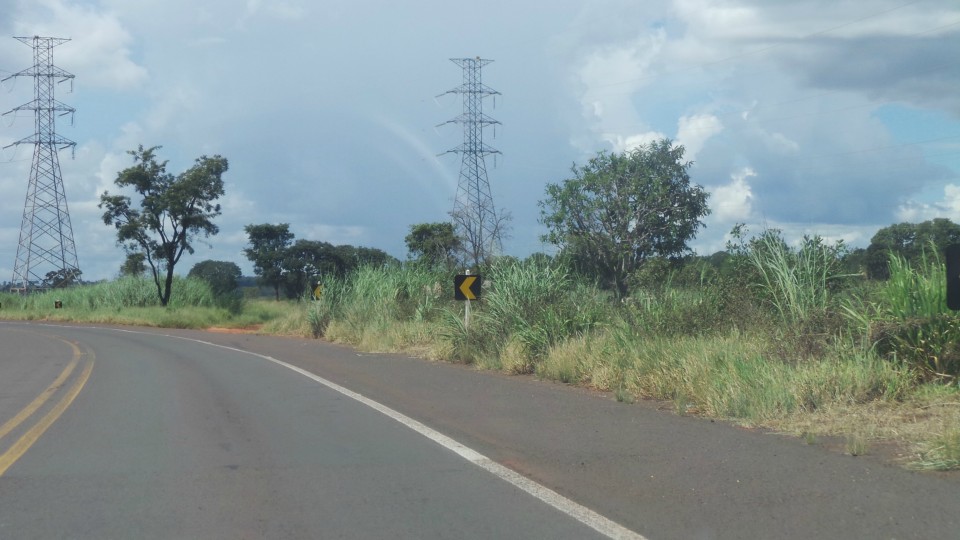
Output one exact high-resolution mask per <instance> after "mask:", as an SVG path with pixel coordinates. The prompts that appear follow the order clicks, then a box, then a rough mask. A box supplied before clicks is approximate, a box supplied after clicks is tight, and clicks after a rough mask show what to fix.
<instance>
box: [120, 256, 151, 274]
mask: <svg viewBox="0 0 960 540" xmlns="http://www.w3.org/2000/svg"><path fill="white" fill-rule="evenodd" d="M145 261H146V256H145V255H144V254H143V253H141V252H139V251H138V252H135V253H127V258H126V259H125V260H124V261H123V265H122V266H121V267H120V276H122V277H123V276H130V277H138V276H142V275H143V274H144V273H146V271H147V264H146V262H145Z"/></svg>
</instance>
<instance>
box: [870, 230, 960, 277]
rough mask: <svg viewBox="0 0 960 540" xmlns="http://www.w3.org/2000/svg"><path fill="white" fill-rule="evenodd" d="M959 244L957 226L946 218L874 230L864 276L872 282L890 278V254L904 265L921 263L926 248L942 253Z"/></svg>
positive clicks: (959, 238) (959, 231) (959, 237)
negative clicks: (902, 261) (947, 248)
mask: <svg viewBox="0 0 960 540" xmlns="http://www.w3.org/2000/svg"><path fill="white" fill-rule="evenodd" d="M956 243H960V225H957V224H956V223H953V222H952V221H950V220H949V219H946V218H937V219H932V220H929V221H924V222H923V223H897V224H894V225H890V226H888V227H884V228H882V229H880V230H879V231H877V233H876V234H874V235H873V238H871V239H870V245H869V246H868V247H867V252H866V254H865V256H864V266H865V267H866V271H867V276H869V277H870V278H873V279H887V278H889V277H890V268H889V263H890V255H892V254H896V255H899V256H900V257H903V258H904V259H905V260H906V261H907V262H909V263H911V264H914V263H918V262H919V261H920V258H921V255H922V254H923V251H924V250H925V249H930V247H931V246H933V247H934V248H935V249H938V250H943V249H944V248H945V247H947V246H948V245H950V244H956Z"/></svg>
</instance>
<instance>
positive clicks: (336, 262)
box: [283, 240, 347, 298]
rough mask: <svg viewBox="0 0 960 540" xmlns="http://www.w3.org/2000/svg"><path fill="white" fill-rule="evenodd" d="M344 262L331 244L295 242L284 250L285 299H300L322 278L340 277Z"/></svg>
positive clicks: (344, 266)
mask: <svg viewBox="0 0 960 540" xmlns="http://www.w3.org/2000/svg"><path fill="white" fill-rule="evenodd" d="M346 268H347V265H346V262H345V261H344V260H343V259H342V258H341V256H340V253H339V251H338V249H337V248H336V247H334V246H333V244H330V243H329V242H316V241H313V240H297V241H296V243H294V244H293V245H292V246H290V247H289V248H287V249H286V251H285V252H284V258H283V279H284V287H285V288H286V294H287V298H300V297H302V296H303V294H304V293H305V292H306V291H307V288H308V287H309V286H310V285H312V284H313V282H314V281H316V280H318V279H320V278H321V277H322V276H325V275H329V276H341V275H343V274H344V273H346Z"/></svg>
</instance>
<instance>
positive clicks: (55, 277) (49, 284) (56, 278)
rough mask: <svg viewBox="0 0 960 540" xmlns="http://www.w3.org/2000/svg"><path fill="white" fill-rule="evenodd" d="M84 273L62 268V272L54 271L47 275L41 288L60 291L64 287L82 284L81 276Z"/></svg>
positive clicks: (75, 269)
mask: <svg viewBox="0 0 960 540" xmlns="http://www.w3.org/2000/svg"><path fill="white" fill-rule="evenodd" d="M82 273H83V272H81V271H80V270H79V269H77V268H62V269H60V270H52V271H50V272H47V274H46V275H45V276H44V278H43V283H42V284H41V286H42V287H44V288H49V289H60V288H63V287H69V286H71V285H76V284H79V283H80V282H81V279H80V274H82Z"/></svg>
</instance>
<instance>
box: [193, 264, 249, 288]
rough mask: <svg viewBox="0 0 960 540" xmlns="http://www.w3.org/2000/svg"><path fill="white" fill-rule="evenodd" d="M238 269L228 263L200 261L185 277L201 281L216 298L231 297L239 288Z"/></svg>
mask: <svg viewBox="0 0 960 540" xmlns="http://www.w3.org/2000/svg"><path fill="white" fill-rule="evenodd" d="M242 275H243V274H242V273H241V271H240V267H239V266H237V265H236V263H232V262H229V261H211V260H206V261H201V262H198V263H197V264H195V265H193V268H191V269H190V272H189V273H188V274H187V277H193V278H198V279H202V280H203V281H206V282H207V283H208V284H209V285H210V290H211V291H213V294H214V295H216V296H225V295H232V294H234V293H236V292H237V289H238V288H239V282H240V278H241V277H242Z"/></svg>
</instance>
